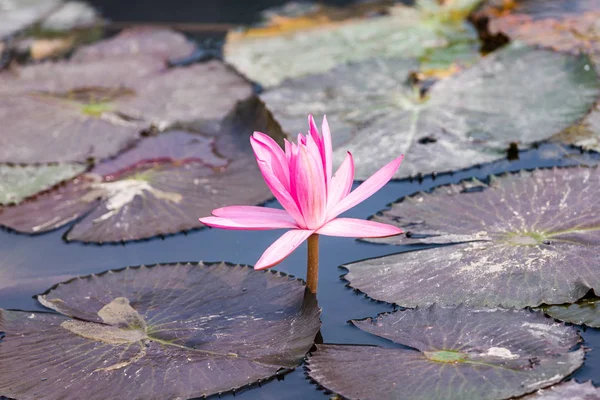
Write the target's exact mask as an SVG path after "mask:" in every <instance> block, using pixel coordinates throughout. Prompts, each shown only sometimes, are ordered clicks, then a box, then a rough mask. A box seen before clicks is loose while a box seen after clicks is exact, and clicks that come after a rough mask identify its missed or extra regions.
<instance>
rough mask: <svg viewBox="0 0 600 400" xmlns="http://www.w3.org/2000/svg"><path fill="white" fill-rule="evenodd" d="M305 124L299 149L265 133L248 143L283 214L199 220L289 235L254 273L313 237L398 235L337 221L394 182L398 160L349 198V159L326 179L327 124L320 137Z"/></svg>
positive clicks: (217, 213) (370, 224)
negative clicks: (305, 133)
mask: <svg viewBox="0 0 600 400" xmlns="http://www.w3.org/2000/svg"><path fill="white" fill-rule="evenodd" d="M308 122H309V126H310V131H309V133H308V134H307V135H306V136H304V135H302V134H298V144H294V143H290V142H289V141H287V140H286V141H285V152H284V151H283V150H282V149H281V147H280V146H279V145H278V144H277V143H276V142H275V141H274V140H273V139H271V137H269V136H267V135H265V134H264V133H260V132H254V134H253V135H252V137H251V138H250V143H251V144H252V148H253V150H254V154H255V155H256V160H257V161H258V166H259V168H260V171H261V172H262V175H263V177H264V178H265V181H266V183H267V185H268V186H269V189H271V191H272V192H273V195H274V196H275V198H276V199H277V200H279V202H280V203H281V205H282V206H283V208H284V210H278V209H274V208H266V207H257V206H230V207H223V208H217V209H216V210H213V212H212V214H213V216H212V217H206V218H200V222H202V223H203V224H205V225H208V226H212V227H215V228H223V229H249V230H265V229H291V230H290V231H288V232H286V233H285V234H283V236H281V237H280V238H279V239H277V240H276V241H275V242H274V243H273V244H272V245H271V246H270V247H269V248H268V249H267V250H266V251H265V252H264V253H263V255H262V257H261V258H260V260H258V262H257V263H256V265H255V266H254V268H255V269H264V268H269V267H272V266H274V265H275V264H277V263H279V262H280V261H282V260H283V259H284V258H285V257H287V256H288V255H289V254H290V253H291V252H292V251H294V250H295V249H296V248H297V247H298V246H299V245H300V244H301V243H302V242H304V241H305V240H306V239H308V238H309V236H311V235H313V234H318V235H327V236H344V237H385V236H392V235H397V234H400V233H402V230H401V229H399V228H397V227H395V226H392V225H387V224H382V223H379V222H374V221H366V220H361V219H354V218H337V216H338V215H340V214H341V213H343V212H344V211H346V210H348V209H350V208H352V207H354V206H355V205H357V204H358V203H360V202H362V201H364V200H365V199H367V198H368V197H370V196H371V195H373V194H374V193H375V192H377V191H378V190H379V189H381V188H382V187H383V186H384V185H385V184H386V183H387V182H388V181H389V180H390V179H391V178H392V176H394V173H395V172H396V171H397V170H398V167H400V163H401V162H402V158H403V156H400V157H398V158H396V159H395V160H393V161H392V162H390V163H389V164H387V165H386V166H385V167H383V168H382V169H380V170H379V171H377V172H376V173H375V174H373V176H371V177H370V178H369V179H367V180H366V181H365V182H363V184H361V185H360V186H359V187H358V188H356V190H354V191H353V192H350V190H351V189H352V183H353V181H354V161H353V159H352V154H350V153H349V152H348V154H347V156H346V159H345V160H344V162H343V163H342V165H341V166H340V168H339V169H338V171H337V172H336V173H335V175H333V176H331V171H332V151H331V133H330V131H329V125H328V124H327V118H326V117H324V118H323V125H322V131H323V136H320V134H319V130H318V129H317V126H316V124H315V120H314V119H313V117H312V116H309V117H308ZM317 246H318V245H317ZM317 248H318V247H317Z"/></svg>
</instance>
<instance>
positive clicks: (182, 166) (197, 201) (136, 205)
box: [0, 108, 282, 243]
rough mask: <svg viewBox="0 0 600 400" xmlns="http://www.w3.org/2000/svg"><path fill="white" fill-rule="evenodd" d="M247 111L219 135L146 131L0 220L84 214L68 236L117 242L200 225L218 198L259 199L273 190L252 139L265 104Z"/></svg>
mask: <svg viewBox="0 0 600 400" xmlns="http://www.w3.org/2000/svg"><path fill="white" fill-rule="evenodd" d="M250 111H251V113H252V114H253V116H252V117H251V119H252V121H248V122H245V123H242V124H241V126H235V123H233V122H232V123H228V124H227V126H225V127H224V129H223V131H222V132H221V133H220V135H219V136H205V135H199V134H192V133H188V132H182V131H171V132H168V133H163V134H160V135H158V136H155V137H150V138H147V139H144V140H142V141H141V142H140V143H139V144H138V145H137V146H136V147H135V148H133V149H131V150H129V151H127V152H125V153H123V154H121V155H119V156H118V157H117V158H115V159H114V160H108V161H106V162H104V163H102V164H99V165H98V166H96V167H95V168H94V169H92V170H91V171H90V172H89V173H86V174H83V175H81V176H79V177H77V178H76V179H73V180H71V181H69V182H67V183H66V184H64V185H61V186H60V187H57V188H55V189H53V190H51V191H48V192H46V193H43V194H41V195H39V196H36V197H35V198H33V199H29V200H27V201H25V202H23V203H21V204H19V205H17V206H12V207H4V208H0V224H2V225H4V226H7V227H9V228H12V229H15V230H17V231H19V232H25V233H42V232H47V231H50V230H53V229H56V228H59V227H61V226H63V225H65V224H67V223H69V222H71V221H73V220H75V219H77V218H79V217H81V216H84V215H85V217H84V218H83V219H82V220H81V221H79V222H78V223H77V224H75V226H74V227H73V228H72V229H71V230H70V231H69V232H68V233H67V236H66V239H67V240H80V241H85V242H99V243H103V242H120V241H125V240H137V239H143V238H148V237H152V236H156V235H165V234H170V233H177V232H180V231H183V230H188V229H192V228H199V227H202V226H203V225H202V224H201V223H200V222H199V221H198V218H199V217H200V216H203V215H209V214H210V212H211V211H212V210H213V209H215V208H218V207H220V206H225V205H232V204H259V203H262V202H264V201H266V200H268V199H269V198H271V192H270V191H269V189H268V188H267V186H266V185H265V184H264V182H263V179H262V176H261V174H260V171H259V169H258V167H257V165H256V160H255V158H254V155H253V153H252V151H251V148H250V146H248V145H247V140H248V138H249V135H250V134H251V133H252V128H258V127H260V125H261V124H264V122H261V120H260V119H261V116H260V115H259V113H260V112H261V109H258V110H250ZM262 111H263V112H264V108H262ZM243 112H249V111H248V110H247V109H244V110H241V111H239V113H243ZM250 123H251V124H252V126H250ZM270 132H272V133H273V132H276V131H274V130H270ZM275 137H276V138H277V139H278V140H280V141H281V140H282V137H281V136H276V135H275Z"/></svg>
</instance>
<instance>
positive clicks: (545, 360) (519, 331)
mask: <svg viewBox="0 0 600 400" xmlns="http://www.w3.org/2000/svg"><path fill="white" fill-rule="evenodd" d="M352 323H353V324H354V325H356V326H357V327H359V328H360V329H362V330H363V331H366V332H369V333H371V334H374V335H377V336H380V337H383V338H385V339H389V340H391V341H392V342H394V343H398V344H401V345H404V346H407V347H411V348H412V349H405V348H383V347H374V346H347V345H346V346H344V345H327V344H326V345H318V346H317V351H316V352H314V353H313V354H312V355H311V356H310V358H309V360H308V363H309V375H310V377H311V378H313V379H314V380H316V381H317V382H318V383H319V384H320V385H323V386H324V387H326V388H327V389H329V390H331V391H334V392H336V393H339V394H340V395H342V396H344V397H345V398H349V399H365V400H368V399H400V398H411V399H442V398H443V399H446V400H454V399H456V400H463V399H489V400H492V399H508V398H511V397H517V396H521V395H523V394H526V393H530V392H533V391H535V390H537V389H539V388H543V387H547V386H550V385H552V384H554V383H557V382H559V381H560V380H561V379H563V378H564V377H566V376H568V375H570V374H571V373H572V372H573V371H575V370H576V369H577V368H579V367H580V366H581V365H582V364H583V359H584V350H583V348H579V349H577V350H574V351H571V348H573V346H575V345H576V344H577V343H579V342H580V341H581V339H580V337H579V335H578V334H577V331H576V330H575V329H573V328H571V327H567V326H564V325H563V324H560V323H554V322H553V321H552V320H551V319H549V318H546V317H544V315H543V314H542V313H539V312H537V313H532V312H529V311H526V310H505V309H470V308H467V307H464V306H459V307H456V308H444V307H439V306H435V305H434V306H431V307H429V308H425V309H416V310H406V311H398V312H395V313H392V314H387V315H383V316H379V317H378V318H376V319H374V320H371V319H368V320H362V321H352Z"/></svg>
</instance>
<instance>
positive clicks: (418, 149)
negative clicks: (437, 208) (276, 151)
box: [261, 44, 600, 179]
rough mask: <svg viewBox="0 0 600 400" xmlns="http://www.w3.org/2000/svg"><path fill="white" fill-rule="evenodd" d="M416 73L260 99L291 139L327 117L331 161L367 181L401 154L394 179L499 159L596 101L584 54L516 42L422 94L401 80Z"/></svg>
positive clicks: (384, 64)
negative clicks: (352, 166) (351, 162)
mask: <svg viewBox="0 0 600 400" xmlns="http://www.w3.org/2000/svg"><path fill="white" fill-rule="evenodd" d="M532 65H534V66H535V69H536V73H535V74H533V75H532V74H531V68H532V67H531V66H532ZM415 67H416V62H415V61H411V60H402V59H385V60H384V59H373V60H369V61H366V62H363V63H358V64H350V65H345V66H341V67H338V68H336V69H334V70H332V71H330V72H328V73H325V74H319V75H312V76H308V77H305V78H299V79H293V80H288V81H286V82H285V83H284V84H283V85H281V86H280V87H278V88H276V89H273V90H270V91H266V92H265V93H263V94H262V95H261V98H262V99H263V100H264V101H265V103H266V104H267V107H268V108H269V109H270V110H272V112H273V114H274V116H275V118H276V119H277V120H278V121H279V122H280V123H281V126H282V128H283V129H284V131H285V132H286V133H288V134H294V133H295V132H299V131H302V129H303V127H304V124H305V121H304V120H305V119H306V118H305V115H304V114H306V112H310V113H313V114H315V115H319V114H324V113H327V118H328V119H329V120H330V123H331V125H332V126H335V127H336V128H335V129H336V131H335V132H336V135H334V138H335V139H336V140H337V141H336V142H334V148H337V149H336V150H335V152H334V158H335V162H336V163H337V164H340V163H341V162H342V160H343V157H345V154H346V151H351V152H352V154H353V156H354V159H355V161H356V166H357V168H356V178H357V179H366V178H367V177H369V176H371V175H372V174H373V173H374V172H376V171H377V170H378V168H380V166H381V165H384V164H385V163H386V162H387V161H386V160H389V159H391V158H393V157H395V156H397V155H398V154H401V153H404V154H406V157H407V159H406V160H407V161H406V163H405V164H404V165H403V166H402V168H400V169H399V171H398V172H397V174H396V178H402V177H406V176H411V175H416V174H428V173H432V172H444V171H453V170H456V169H462V168H467V167H470V166H472V165H474V164H478V163H484V162H489V161H493V160H497V159H500V158H502V157H504V155H505V150H506V148H507V147H508V146H509V144H510V143H511V142H518V143H520V144H521V145H528V144H531V143H533V142H538V141H541V140H544V139H547V138H549V137H550V136H552V135H554V134H557V133H558V132H561V131H562V130H564V129H566V128H567V127H569V126H571V125H573V124H575V123H576V122H578V121H579V120H580V119H582V118H583V117H584V116H585V115H586V114H587V113H588V111H589V110H590V109H591V108H592V107H593V106H594V104H595V102H596V100H597V98H598V96H599V95H600V80H599V78H598V75H597V73H596V71H595V70H594V68H593V66H592V64H591V62H590V60H589V58H588V57H587V56H583V55H580V56H575V55H568V54H560V53H555V52H552V51H549V50H540V49H535V48H532V47H530V46H524V45H518V44H514V45H511V46H508V47H507V48H505V49H503V50H500V51H498V52H496V53H493V54H491V55H490V56H488V57H486V58H484V59H482V60H481V61H480V62H479V63H478V64H476V65H475V66H473V67H471V68H469V69H467V70H465V71H462V72H461V73H458V74H456V75H454V76H451V77H449V78H447V79H443V80H441V81H438V82H437V83H436V84H434V85H433V87H432V88H431V89H430V90H429V91H428V92H427V94H426V95H425V96H422V95H421V93H420V89H419V88H415V87H412V86H411V85H410V84H408V83H407V77H408V74H409V72H410V71H411V70H414V69H415ZM565 98H569V99H571V100H570V101H569V102H565V101H564V99H565ZM523 110H528V111H527V112H523Z"/></svg>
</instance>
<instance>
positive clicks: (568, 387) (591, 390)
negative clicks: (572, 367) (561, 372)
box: [523, 380, 600, 400]
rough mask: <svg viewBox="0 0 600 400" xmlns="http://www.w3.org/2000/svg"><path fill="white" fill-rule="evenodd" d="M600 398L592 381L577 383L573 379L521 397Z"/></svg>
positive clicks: (535, 399) (550, 399) (536, 399)
mask: <svg viewBox="0 0 600 400" xmlns="http://www.w3.org/2000/svg"><path fill="white" fill-rule="evenodd" d="M565 399H570V400H600V389H598V388H596V387H594V385H593V384H592V381H587V382H584V383H577V382H576V381H574V380H570V381H567V382H563V383H560V384H558V385H554V386H552V387H549V388H547V389H540V390H538V391H537V392H535V393H533V394H530V395H527V396H525V397H523V400H565Z"/></svg>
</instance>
